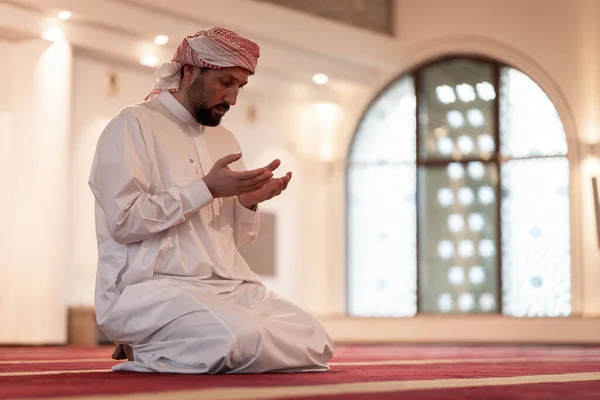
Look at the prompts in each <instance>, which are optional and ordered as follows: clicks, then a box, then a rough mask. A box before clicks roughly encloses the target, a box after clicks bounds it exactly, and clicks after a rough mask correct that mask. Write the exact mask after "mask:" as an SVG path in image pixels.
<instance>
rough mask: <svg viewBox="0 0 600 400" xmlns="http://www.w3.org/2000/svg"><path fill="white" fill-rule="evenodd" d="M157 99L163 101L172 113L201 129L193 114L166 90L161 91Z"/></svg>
mask: <svg viewBox="0 0 600 400" xmlns="http://www.w3.org/2000/svg"><path fill="white" fill-rule="evenodd" d="M158 100H160V102H161V103H163V105H164V106H165V107H167V109H168V110H169V111H171V112H172V113H173V115H175V116H176V117H177V118H179V119H180V120H182V121H183V122H185V123H186V124H188V125H191V126H193V127H195V128H200V129H202V127H201V125H200V124H199V123H198V121H196V120H195V119H194V116H193V115H192V114H191V113H190V112H189V111H188V110H187V109H186V108H185V107H184V106H183V105H181V103H180V102H179V101H178V100H177V99H176V98H175V97H173V95H172V94H171V93H169V92H168V91H166V90H163V91H161V92H160V94H159V95H158Z"/></svg>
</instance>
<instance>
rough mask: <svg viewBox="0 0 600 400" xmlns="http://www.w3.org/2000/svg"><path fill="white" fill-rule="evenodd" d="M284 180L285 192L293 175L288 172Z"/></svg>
mask: <svg viewBox="0 0 600 400" xmlns="http://www.w3.org/2000/svg"><path fill="white" fill-rule="evenodd" d="M282 179H283V190H285V189H287V187H288V184H289V183H290V181H291V180H292V173H291V172H288V173H287V174H285V176H284V177H283V178H282Z"/></svg>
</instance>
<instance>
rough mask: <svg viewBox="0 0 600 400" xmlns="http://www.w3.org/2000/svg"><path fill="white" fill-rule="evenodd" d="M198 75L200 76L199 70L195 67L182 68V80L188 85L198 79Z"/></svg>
mask: <svg viewBox="0 0 600 400" xmlns="http://www.w3.org/2000/svg"><path fill="white" fill-rule="evenodd" d="M196 75H198V68H196V67H194V66H193V65H189V64H187V65H184V66H183V67H181V79H182V80H183V81H184V82H185V83H186V84H190V83H191V82H193V81H194V79H195V78H196Z"/></svg>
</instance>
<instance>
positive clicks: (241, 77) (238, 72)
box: [220, 67, 250, 84]
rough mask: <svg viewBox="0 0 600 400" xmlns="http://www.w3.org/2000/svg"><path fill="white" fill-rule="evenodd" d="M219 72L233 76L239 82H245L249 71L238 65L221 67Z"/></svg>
mask: <svg viewBox="0 0 600 400" xmlns="http://www.w3.org/2000/svg"><path fill="white" fill-rule="evenodd" d="M220 72H221V74H223V75H224V76H228V77H231V78H234V79H235V80H237V81H238V82H239V83H241V84H245V83H247V82H248V77H249V76H250V72H248V71H247V70H245V69H244V68H240V67H230V68H223V69H221V70H220Z"/></svg>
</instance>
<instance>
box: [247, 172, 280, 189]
mask: <svg viewBox="0 0 600 400" xmlns="http://www.w3.org/2000/svg"><path fill="white" fill-rule="evenodd" d="M272 177H273V173H272V172H265V173H264V174H261V175H259V176H257V177H255V178H252V179H245V180H243V181H242V182H241V184H242V186H244V187H247V186H256V185H261V186H262V185H264V184H266V183H268V182H269V180H271V178H272Z"/></svg>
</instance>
